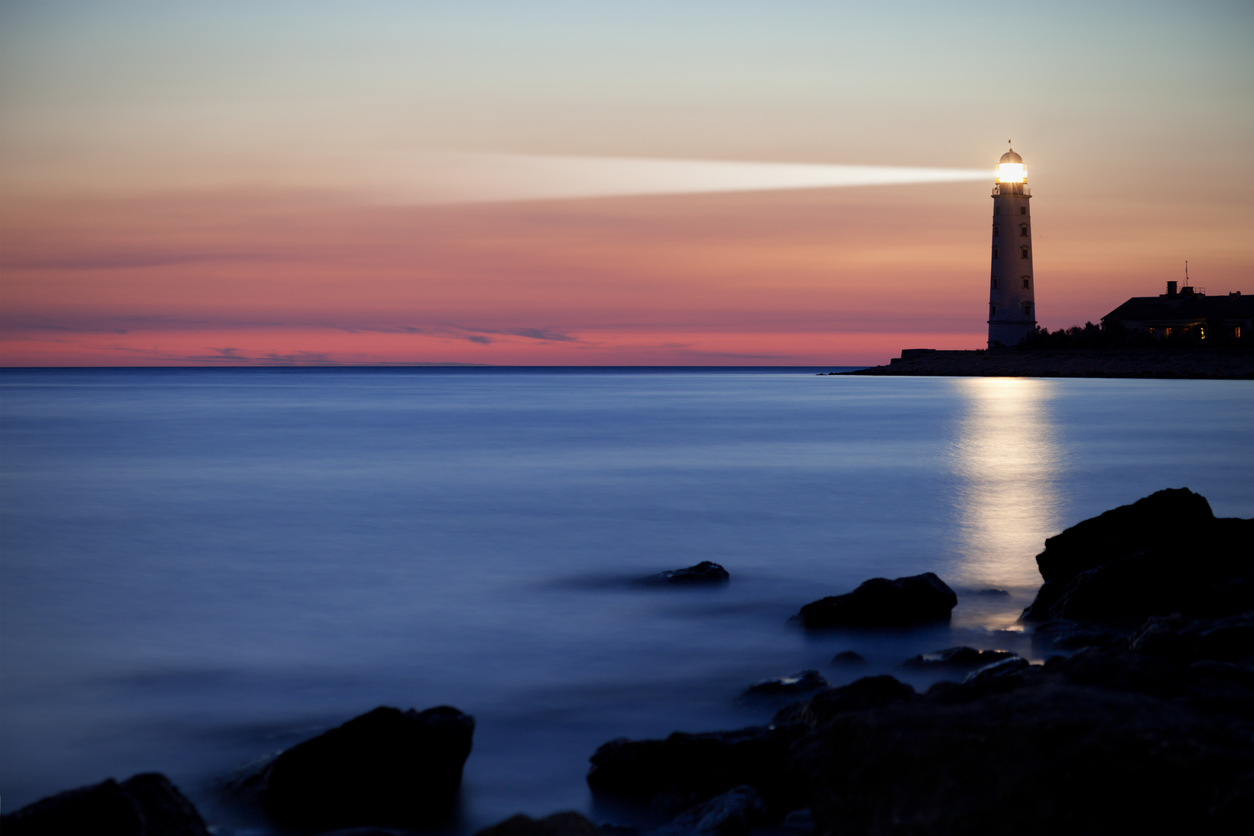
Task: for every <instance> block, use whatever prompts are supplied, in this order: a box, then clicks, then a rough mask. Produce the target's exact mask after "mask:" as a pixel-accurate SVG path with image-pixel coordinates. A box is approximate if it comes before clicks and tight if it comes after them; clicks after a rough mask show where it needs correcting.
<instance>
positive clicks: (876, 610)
mask: <svg viewBox="0 0 1254 836" xmlns="http://www.w3.org/2000/svg"><path fill="white" fill-rule="evenodd" d="M957 605H958V596H957V595H955V594H954V591H953V590H952V589H950V588H949V587H948V586H946V585H945V582H944V581H942V580H941V579H940V578H938V577H937V576H936V575H935V574H933V573H932V572H925V573H924V574H922V575H912V576H910V577H906V578H897V579H895V580H891V581H890V580H888V579H887V578H872V579H871V580H869V581H866V582H864V583H863V584H862V585H861V586H859V587H858V588H857V589H855V590H854V591H853V592H850V593H847V594H845V595H835V596H832V597H829V598H823V599H821V600H818V601H814V602H812V603H809V604H806V605H805V606H804V607H802V608H801V612H799V613H798V614H797V615H796V616H795V618H796V619H797V620H798V621H799V622H800V623H801V625H802V626H803V627H805V628H806V629H809V630H814V629H823V628H828V627H908V626H913V625H916V624H927V623H930V622H935V621H947V620H949V616H950V613H951V612H952V611H953V608H954V607H955V606H957Z"/></svg>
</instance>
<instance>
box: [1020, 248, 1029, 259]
mask: <svg viewBox="0 0 1254 836" xmlns="http://www.w3.org/2000/svg"><path fill="white" fill-rule="evenodd" d="M1021 249H1022V250H1023V258H1027V257H1028V248H1027V247H1022V248H1021Z"/></svg>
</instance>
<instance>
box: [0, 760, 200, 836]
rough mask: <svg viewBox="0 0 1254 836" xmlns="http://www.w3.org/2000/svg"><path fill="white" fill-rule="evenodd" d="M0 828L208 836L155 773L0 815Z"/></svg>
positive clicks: (113, 835)
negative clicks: (0, 826)
mask: <svg viewBox="0 0 1254 836" xmlns="http://www.w3.org/2000/svg"><path fill="white" fill-rule="evenodd" d="M0 824H2V825H3V830H4V834H5V836H66V834H78V833H84V834H87V833H90V834H98V836H209V831H208V830H206V829H205V822H204V820H203V819H201V817H200V814H199V813H198V812H196V808H195V807H194V806H192V803H191V802H190V801H188V800H187V798H186V797H184V795H183V794H182V793H181V792H179V791H178V788H177V787H175V786H174V785H173V784H171V783H170V780H169V779H168V778H166V777H165V776H164V775H161V774H159V773H156V772H144V773H140V774H139V775H135V776H132V777H130V778H128V779H126V780H125V781H123V782H121V783H118V782H117V781H115V780H113V779H112V778H110V779H109V780H107V781H104V782H102V783H99V784H93V785H91V786H89V787H79V788H78V789H73V790H67V791H65V792H61V793H57V794H56V795H50V796H48V797H47V798H44V799H41V800H39V801H36V802H34V803H33V804H28V805H26V806H25V807H22V808H21V809H18V810H14V811H13V812H12V813H7V814H5V815H3V816H0Z"/></svg>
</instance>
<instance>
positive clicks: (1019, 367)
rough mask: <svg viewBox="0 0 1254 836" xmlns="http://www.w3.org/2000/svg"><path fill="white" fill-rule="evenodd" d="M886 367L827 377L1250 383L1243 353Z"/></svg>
mask: <svg viewBox="0 0 1254 836" xmlns="http://www.w3.org/2000/svg"><path fill="white" fill-rule="evenodd" d="M901 354H902V356H901V357H897V358H894V359H893V360H892V361H891V362H890V363H889V364H888V365H887V366H872V367H870V368H866V369H858V370H856V371H851V372H829V373H828V374H833V375H906V376H914V377H1115V378H1157V379H1180V380H1195V379H1196V380H1254V352H1251V351H1250V350H1249V349H1242V348H1233V349H1216V350H1213V351H1211V350H1204V349H1189V348H1180V349H1173V348H1072V349H1033V350H1023V349H1014V348H1006V349H992V350H989V351H938V350H932V349H924V348H916V349H906V350H905V351H902V353H901Z"/></svg>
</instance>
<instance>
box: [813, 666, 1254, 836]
mask: <svg viewBox="0 0 1254 836" xmlns="http://www.w3.org/2000/svg"><path fill="white" fill-rule="evenodd" d="M1077 656H1089V657H1095V656H1104V657H1105V658H1103V659H1102V660H1101V661H1102V662H1103V665H1102V667H1103V668H1104V674H1103V677H1102V678H1104V679H1105V680H1107V681H1123V682H1124V683H1125V684H1127V683H1128V682H1130V681H1132V680H1135V679H1136V678H1138V677H1139V676H1140V677H1143V676H1144V674H1145V672H1144V671H1141V672H1137V671H1132V672H1124V673H1119V672H1117V671H1116V669H1117V668H1120V667H1121V666H1124V665H1125V664H1132V665H1135V664H1136V663H1137V662H1138V660H1137V659H1136V658H1135V657H1136V656H1137V654H1131V653H1123V654H1118V653H1113V652H1111V651H1100V650H1097V649H1089V650H1086V651H1082V653H1080V654H1077ZM1074 659H1075V657H1072V659H1070V660H1068V659H1061V658H1059V659H1058V660H1057V661H1056V662H1054V663H1051V665H1049V666H1047V668H1048V669H1045V670H1043V669H1041V668H1039V667H1038V668H1034V669H1033V670H1034V671H1035V672H1036V673H1035V675H1034V676H1031V677H1022V676H1020V678H1019V679H1020V684H1019V685H1018V686H1017V687H1015V688H1013V689H1011V690H1004V691H998V690H992V691H990V690H986V689H983V688H982V687H981V686H979V685H974V684H973V685H957V684H953V683H948V684H946V686H945V687H944V688H940V689H936V696H935V697H934V696H933V692H932V691H929V692H928V694H927V695H926V696H924V697H921V698H918V699H915V700H911V701H904V702H900V703H897V704H894V705H890V706H887V707H884V708H879V709H871V710H867V711H856V712H847V713H842V714H838V715H836V716H834V717H832V718H831V719H830V720H829V721H828V722H827V723H825V724H824V725H822V726H821V727H820V728H818V729H817V730H816V731H815V732H814V733H813V734H811V735H810V736H808V737H806V738H804V739H802V740H801V741H799V742H798V743H797V744H796V745H795V746H794V748H793V751H792V753H791V755H790V761H789V763H790V766H791V768H792V770H793V774H794V776H796V780H797V781H798V782H799V783H800V784H802V785H804V786H806V787H807V788H809V789H810V790H811V791H812V793H813V806H812V812H813V815H814V819H815V825H816V828H815V829H816V832H818V833H862V834H902V836H904V835H905V834H919V833H934V834H984V833H990V834H991V833H1015V834H1028V835H1029V836H1031V835H1032V834H1042V836H1043V835H1044V834H1050V836H1054V835H1055V834H1058V833H1076V834H1094V835H1095V834H1105V833H1127V832H1138V831H1139V832H1172V831H1173V830H1174V831H1180V832H1239V831H1240V829H1241V828H1240V826H1238V827H1237V829H1235V830H1234V829H1231V825H1232V824H1233V823H1241V822H1244V823H1245V824H1248V821H1249V813H1250V807H1249V801H1250V799H1251V797H1252V794H1251V793H1250V792H1249V790H1250V789H1251V787H1254V785H1249V786H1247V784H1246V783H1243V781H1244V780H1245V779H1244V778H1243V777H1242V776H1248V775H1251V770H1254V745H1252V743H1251V740H1252V739H1254V738H1252V735H1254V718H1251V716H1250V709H1249V708H1244V709H1242V708H1241V707H1240V703H1239V702H1238V701H1235V700H1232V701H1229V702H1227V703H1225V705H1227V706H1228V707H1229V708H1230V709H1231V710H1230V711H1229V712H1228V713H1225V712H1223V711H1216V710H1215V709H1214V707H1213V706H1212V705H1205V706H1202V705H1197V704H1195V703H1194V702H1193V701H1191V700H1189V699H1187V698H1186V699H1185V700H1180V699H1162V698H1160V697H1158V696H1156V695H1154V694H1147V693H1140V692H1136V691H1129V690H1115V689H1110V688H1106V687H1102V686H1099V685H1096V684H1092V683H1082V682H1080V681H1077V679H1076V678H1075V677H1074V676H1072V675H1070V674H1071V673H1073V672H1072V671H1068V670H1065V668H1066V666H1068V665H1071V664H1072V663H1073V660H1074ZM1088 661H1089V662H1090V663H1092V662H1096V661H1099V660H1097V659H1096V658H1090V659H1089V660H1088ZM1139 661H1140V662H1146V661H1148V662H1155V661H1157V660H1152V659H1149V660H1146V659H1141V660H1139ZM1159 664H1160V665H1163V664H1166V663H1163V662H1159ZM1089 667H1093V665H1092V664H1090V665H1089ZM1164 670H1166V669H1164ZM1176 675H1177V676H1179V675H1180V673H1179V671H1178V669H1177V673H1176ZM1209 683H1210V681H1205V682H1204V681H1201V680H1198V683H1197V685H1196V687H1201V688H1209V687H1211V686H1210V684H1209ZM1227 685H1229V686H1231V685H1232V683H1227ZM1190 687H1194V686H1190ZM1233 687H1236V686H1233ZM955 693H965V694H968V695H970V697H971V698H969V699H965V700H959V699H953V696H954V695H955ZM1245 694H1246V696H1247V700H1246V703H1247V705H1248V703H1249V697H1250V696H1254V693H1252V692H1250V691H1249V690H1246V691H1245ZM1226 827H1227V828H1228V829H1225V828H1226Z"/></svg>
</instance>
